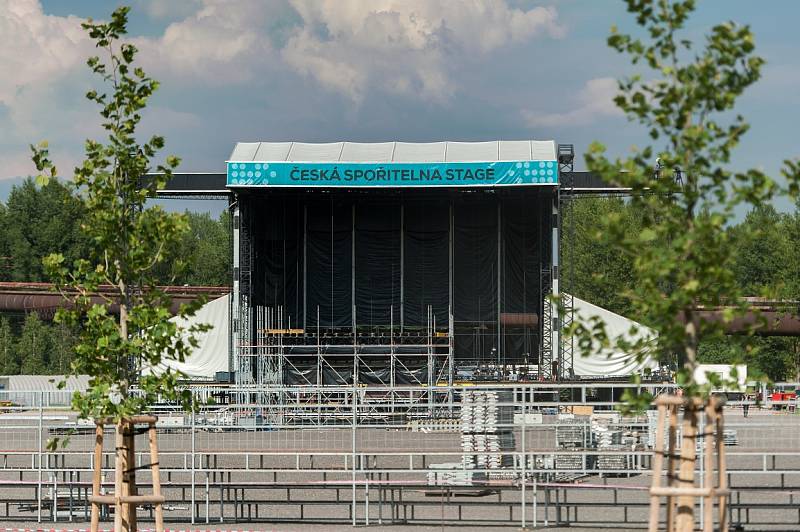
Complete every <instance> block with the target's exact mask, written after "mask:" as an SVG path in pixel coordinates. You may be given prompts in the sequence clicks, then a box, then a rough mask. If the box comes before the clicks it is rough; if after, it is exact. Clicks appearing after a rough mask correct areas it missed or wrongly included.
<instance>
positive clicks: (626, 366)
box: [572, 297, 658, 377]
mask: <svg viewBox="0 0 800 532" xmlns="http://www.w3.org/2000/svg"><path fill="white" fill-rule="evenodd" d="M572 302H573V303H572V304H573V308H574V309H575V317H574V319H575V320H576V321H577V322H579V323H582V324H583V325H585V326H586V327H591V326H592V320H593V318H595V317H597V318H600V320H601V321H602V322H603V323H604V324H605V327H606V333H607V334H608V337H609V339H610V340H612V343H613V341H614V340H617V339H620V338H621V339H625V340H627V341H628V342H631V343H633V342H636V341H638V340H649V339H653V340H655V338H656V332H655V331H654V330H652V329H650V328H648V327H645V326H644V325H641V324H639V323H637V322H635V321H633V320H629V319H628V318H626V317H624V316H620V315H619V314H615V313H614V312H611V311H610V310H606V309H604V308H602V307H598V306H597V305H592V304H591V303H589V302H588V301H584V300H582V299H579V298H577V297H573V298H572ZM632 327H634V328H635V329H636V331H637V332H636V334H635V335H631V330H632ZM641 355H642V356H641V359H640V360H637V357H636V353H623V352H621V351H619V350H617V349H606V348H602V347H600V346H599V345H595V349H594V351H593V352H592V353H591V354H590V355H589V356H585V357H583V356H579V355H578V354H577V353H576V354H575V359H574V360H573V362H572V371H573V372H574V373H575V375H579V376H587V377H588V376H593V377H597V376H603V377H612V376H627V375H633V374H637V373H642V372H643V371H644V370H645V369H650V370H656V369H658V361H656V360H655V359H654V358H653V357H652V356H651V355H650V353H648V352H643V353H641Z"/></svg>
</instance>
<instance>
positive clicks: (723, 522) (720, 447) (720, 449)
mask: <svg viewBox="0 0 800 532" xmlns="http://www.w3.org/2000/svg"><path fill="white" fill-rule="evenodd" d="M717 408H718V411H719V415H718V416H717V422H716V427H717V476H718V477H719V482H718V483H719V490H720V491H721V492H722V494H720V496H719V502H718V506H719V519H718V520H719V529H720V530H728V511H727V510H728V509H727V507H726V506H727V502H728V498H727V497H728V496H727V495H726V494H725V492H727V491H728V475H727V466H726V464H725V440H724V438H723V436H724V434H725V430H724V429H725V419H724V417H723V415H722V406H721V405H719V404H718V406H717Z"/></svg>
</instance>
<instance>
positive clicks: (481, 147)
mask: <svg viewBox="0 0 800 532" xmlns="http://www.w3.org/2000/svg"><path fill="white" fill-rule="evenodd" d="M557 184H558V164H557V156H556V143H555V141H552V140H519V141H506V140H500V141H491V142H428V143H409V142H377V143H358V142H330V143H320V144H312V143H305V142H240V143H238V144H237V145H236V147H235V148H234V150H233V153H231V156H230V159H229V160H228V168H227V185H228V186H229V187H253V186H270V187H287V186H304V187H307V186H314V187H422V186H425V187H470V186H483V187H486V186H503V185H557Z"/></svg>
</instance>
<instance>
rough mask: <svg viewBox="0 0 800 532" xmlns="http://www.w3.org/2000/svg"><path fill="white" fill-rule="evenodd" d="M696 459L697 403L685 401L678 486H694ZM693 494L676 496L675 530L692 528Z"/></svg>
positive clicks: (680, 530) (680, 531) (688, 531)
mask: <svg viewBox="0 0 800 532" xmlns="http://www.w3.org/2000/svg"><path fill="white" fill-rule="evenodd" d="M696 460H697V405H695V403H694V402H693V401H686V404H685V406H684V408H683V434H682V435H681V461H680V465H679V468H678V487H679V488H693V487H694V468H695V465H696V464H695V462H696ZM694 502H695V500H694V496H692V495H688V494H687V495H681V496H679V497H678V512H677V515H676V516H675V527H676V530H677V532H692V531H693V530H694V521H695V519H694Z"/></svg>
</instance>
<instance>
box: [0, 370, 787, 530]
mask: <svg viewBox="0 0 800 532" xmlns="http://www.w3.org/2000/svg"><path fill="white" fill-rule="evenodd" d="M567 386H570V385H567ZM592 388H600V389H605V390H608V389H620V388H624V386H621V385H619V384H601V385H591V384H588V383H587V384H586V385H582V386H581V387H578V388H577V390H578V393H579V394H580V395H579V396H578V397H579V398H580V399H581V400H582V401H563V402H556V401H554V400H552V395H548V394H552V393H553V391H554V390H556V391H557V393H559V394H562V393H564V392H561V391H560V390H564V389H568V390H574V389H576V388H575V387H574V386H571V387H565V385H543V386H540V385H498V386H470V387H406V388H392V389H389V388H359V387H356V388H353V387H350V388H346V387H339V388H336V389H310V388H301V387H295V388H290V387H287V388H275V389H270V390H269V392H268V393H271V394H274V395H275V401H273V402H272V403H271V404H270V405H269V408H260V409H256V408H255V406H254V405H253V404H249V403H248V402H247V401H246V399H247V394H248V393H249V391H248V390H237V392H238V394H239V395H237V396H236V398H237V399H242V400H241V401H238V402H233V403H229V404H224V405H221V404H217V405H208V406H205V407H203V408H201V409H200V410H199V411H198V412H196V413H194V414H181V413H178V412H176V411H174V409H172V408H170V407H169V406H166V405H164V406H163V407H161V408H160V416H161V417H160V426H159V448H160V463H161V478H162V486H163V491H164V494H165V495H166V498H167V505H166V506H165V510H166V514H167V519H168V520H170V521H172V522H191V523H212V522H213V523H220V522H234V521H236V522H243V521H249V522H256V521H268V522H282V521H297V520H302V521H324V522H347V523H351V524H354V525H355V524H373V525H374V524H382V523H401V522H414V523H429V524H430V523H441V522H445V523H454V522H465V523H476V522H485V523H495V524H496V523H507V524H515V525H522V526H530V525H533V526H537V525H544V524H554V523H578V524H591V523H597V522H599V521H597V519H598V516H602V519H603V520H605V521H604V522H608V521H616V520H619V521H624V522H630V523H643V522H645V520H646V506H647V486H648V485H649V467H650V459H651V447H652V442H650V441H649V440H650V439H651V438H652V436H651V435H652V433H653V432H654V431H653V422H652V420H651V419H649V418H648V417H647V416H639V417H622V416H620V415H619V414H615V413H614V412H613V411H612V410H611V406H613V404H614V401H604V400H597V401H591V398H592V397H599V396H600V395H602V394H594V392H593V391H592ZM662 391H664V390H662ZM15 393H16V394H19V393H21V392H15ZM198 393H199V394H200V395H203V394H206V391H203V390H198ZM209 393H210V392H209ZM262 393H263V392H262ZM569 393H573V392H569ZM613 393H616V392H613ZM46 395H47V394H46V393H44V392H30V397H31V401H32V403H33V404H27V405H25V406H22V405H20V406H12V407H6V408H4V410H5V412H4V413H3V414H0V492H2V496H0V519H2V520H4V521H11V520H18V521H24V520H30V519H31V518H32V516H33V515H34V514H35V516H36V519H37V520H38V521H39V522H43V521H45V520H48V521H53V522H56V521H76V520H78V521H83V520H85V519H87V516H88V510H87V505H86V500H87V498H88V496H89V495H91V471H92V469H93V467H94V464H93V455H92V452H91V450H92V445H93V443H94V437H93V430H94V427H93V425H91V424H89V423H86V424H83V423H81V422H79V420H77V419H76V418H75V416H74V414H72V413H71V412H69V411H68V410H67V409H65V408H54V407H48V406H47V405H50V404H52V403H51V402H48V398H47V397H46ZM37 396H38V397H37ZM3 399H4V397H3V393H2V392H0V400H3ZM543 399H544V400H543ZM600 399H602V397H600ZM589 407H592V408H591V410H592V411H591V415H590V412H589ZM749 414H750V416H749V417H748V418H747V419H745V418H744V417H743V415H742V411H741V410H740V409H739V408H738V406H736V405H734V406H732V407H730V408H729V409H728V410H727V411H726V415H727V419H726V428H727V429H729V430H732V431H735V435H731V438H735V439H732V440H731V442H729V443H735V445H730V446H729V447H728V462H729V464H728V467H729V483H730V485H731V486H732V489H733V491H734V495H733V496H732V498H731V505H730V512H731V514H730V515H731V521H732V522H734V523H735V522H742V523H761V522H765V521H769V520H773V521H774V520H776V519H778V521H779V522H780V523H783V524H786V525H788V524H792V525H794V526H797V525H798V524H800V510H798V506H797V502H796V500H795V499H796V497H797V494H798V493H800V482H799V481H800V456H799V454H800V453H799V451H800V430H798V429H800V417H796V416H794V415H791V414H787V413H779V412H774V411H771V410H767V409H766V408H764V409H758V408H755V407H753V408H751V409H750V412H749ZM481 416H482V417H481ZM71 431H74V434H72V435H71V436H70V442H69V445H68V446H67V447H66V448H65V449H61V450H59V451H57V452H53V453H50V452H47V451H46V450H45V449H46V443H47V440H48V439H49V438H51V437H53V436H55V435H60V434H61V435H63V434H66V433H69V432H71ZM137 447H140V448H146V445H143V444H142V445H137ZM103 460H104V463H103V472H104V486H106V487H107V488H106V489H109V488H110V487H111V486H113V473H114V468H113V448H112V447H111V442H110V441H109V443H108V445H107V446H106V448H105V449H104V454H103ZM137 465H139V466H146V465H147V455H146V453H141V454H138V455H137ZM703 467H704V464H703V463H702V461H699V462H698V469H699V470H700V471H701V474H700V475H698V478H703V475H702V470H703ZM140 477H141V478H140V483H141V484H142V485H144V486H147V484H148V482H149V477H148V474H147V473H144V474H141V475H140ZM593 509H602V510H603V511H602V513H599V512H595V511H593ZM148 510H149V509H148V508H144V511H145V512H147V511H148ZM617 514H618V515H617ZM142 517H143V518H144V517H145V515H144V514H143V515H142Z"/></svg>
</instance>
